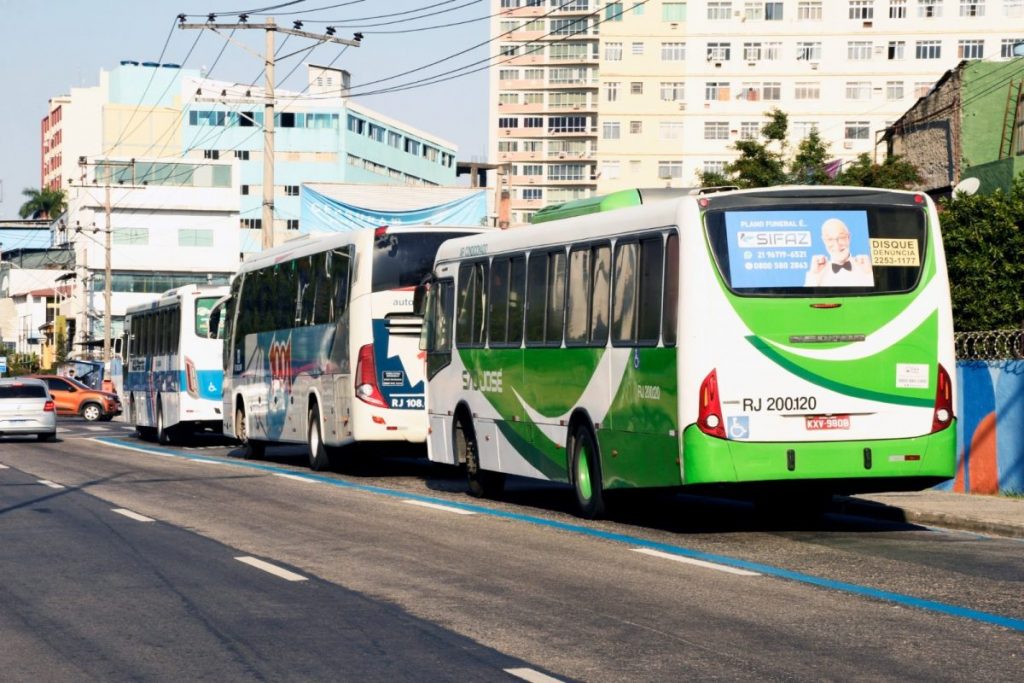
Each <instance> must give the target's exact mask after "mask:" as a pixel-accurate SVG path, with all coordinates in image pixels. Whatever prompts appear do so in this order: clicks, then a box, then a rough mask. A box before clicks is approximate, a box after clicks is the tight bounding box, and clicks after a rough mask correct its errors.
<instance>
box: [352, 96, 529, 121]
mask: <svg viewBox="0 0 1024 683" xmlns="http://www.w3.org/2000/svg"><path fill="white" fill-rule="evenodd" d="M498 104H519V93H517V92H503V93H498ZM371 129H372V126H371Z"/></svg>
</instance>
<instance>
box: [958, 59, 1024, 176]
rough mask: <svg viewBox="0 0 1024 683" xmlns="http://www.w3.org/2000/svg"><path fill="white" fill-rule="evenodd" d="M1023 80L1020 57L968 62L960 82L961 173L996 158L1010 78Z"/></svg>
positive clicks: (964, 174) (1022, 61)
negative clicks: (996, 60)
mask: <svg viewBox="0 0 1024 683" xmlns="http://www.w3.org/2000/svg"><path fill="white" fill-rule="evenodd" d="M1020 79H1024V58H1017V59H1011V60H1008V61H1002V62H986V61H977V62H971V63H970V64H968V65H967V67H966V68H965V69H964V71H963V82H962V85H961V112H962V116H963V119H962V122H961V124H962V127H961V133H960V152H961V154H962V159H963V166H962V168H963V169H964V172H963V173H962V174H961V175H962V176H969V175H972V173H971V172H970V171H969V170H967V169H969V168H970V167H971V166H976V165H978V164H985V163H988V162H990V161H995V160H996V159H998V158H999V141H1000V130H1001V128H1002V126H1003V114H1004V112H1005V111H1006V101H1007V92H1008V88H1009V84H1010V81H1011V80H1013V81H1017V80H1020Z"/></svg>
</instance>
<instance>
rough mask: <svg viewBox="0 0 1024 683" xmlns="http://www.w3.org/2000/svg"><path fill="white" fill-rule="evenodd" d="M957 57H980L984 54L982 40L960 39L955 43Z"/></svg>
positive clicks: (983, 42)
mask: <svg viewBox="0 0 1024 683" xmlns="http://www.w3.org/2000/svg"><path fill="white" fill-rule="evenodd" d="M956 56H957V58H958V59H981V58H982V57H984V56H985V41H984V40H961V41H959V42H958V43H957V44H956Z"/></svg>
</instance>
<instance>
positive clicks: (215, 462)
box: [186, 458, 232, 466]
mask: <svg viewBox="0 0 1024 683" xmlns="http://www.w3.org/2000/svg"><path fill="white" fill-rule="evenodd" d="M186 459H187V460H190V461H192V462H202V463H206V464H207V465H228V466H232V463H230V462H224V461H223V460H212V459H211V458H186Z"/></svg>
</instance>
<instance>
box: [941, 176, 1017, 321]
mask: <svg viewBox="0 0 1024 683" xmlns="http://www.w3.org/2000/svg"><path fill="white" fill-rule="evenodd" d="M940 206H941V208H942V213H941V220H942V233H943V244H944V245H945V248H946V263H947V268H948V270H949V280H950V284H951V285H952V286H951V290H952V295H953V318H954V326H955V328H956V329H957V330H958V331H961V332H969V331H979V330H997V329H1010V328H1016V329H1019V328H1020V326H1021V324H1022V323H1024V287H1022V286H1021V282H1024V173H1022V174H1021V175H1019V176H1018V177H1017V178H1016V179H1015V180H1014V183H1013V186H1012V187H1011V188H1010V192H1008V193H1005V192H1003V191H1002V190H996V191H994V192H993V193H991V194H986V195H983V194H975V195H970V196H969V195H966V194H963V193H957V194H955V195H954V196H953V197H952V198H951V199H946V200H943V201H942V203H941V205H940Z"/></svg>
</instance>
